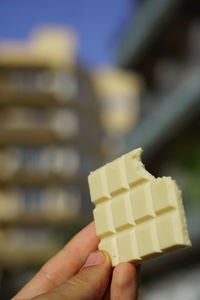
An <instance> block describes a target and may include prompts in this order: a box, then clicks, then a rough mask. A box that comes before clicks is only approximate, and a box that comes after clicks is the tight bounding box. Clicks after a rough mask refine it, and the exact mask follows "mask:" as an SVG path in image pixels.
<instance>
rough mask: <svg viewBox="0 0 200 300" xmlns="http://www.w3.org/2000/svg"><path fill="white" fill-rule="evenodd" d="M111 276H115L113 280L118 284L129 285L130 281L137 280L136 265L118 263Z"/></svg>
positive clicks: (121, 285)
mask: <svg viewBox="0 0 200 300" xmlns="http://www.w3.org/2000/svg"><path fill="white" fill-rule="evenodd" d="M113 276H115V282H116V284H117V285H118V286H120V287H124V286H126V285H129V284H130V282H131V283H132V282H133V281H134V280H137V269H136V266H135V265H133V264H131V263H120V264H118V265H117V266H116V267H115V269H114V272H113Z"/></svg>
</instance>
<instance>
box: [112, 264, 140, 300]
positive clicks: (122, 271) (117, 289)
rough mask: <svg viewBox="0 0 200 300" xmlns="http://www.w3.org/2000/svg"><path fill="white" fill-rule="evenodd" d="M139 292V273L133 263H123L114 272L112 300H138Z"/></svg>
mask: <svg viewBox="0 0 200 300" xmlns="http://www.w3.org/2000/svg"><path fill="white" fill-rule="evenodd" d="M137 292H138V271H137V268H136V267H135V266H134V265H133V264H131V263H121V264H119V265H117V266H116V267H115V269H114V271H113V277H112V283H111V298H110V299H111V300H116V299H117V300H124V299H126V300H136V299H137Z"/></svg>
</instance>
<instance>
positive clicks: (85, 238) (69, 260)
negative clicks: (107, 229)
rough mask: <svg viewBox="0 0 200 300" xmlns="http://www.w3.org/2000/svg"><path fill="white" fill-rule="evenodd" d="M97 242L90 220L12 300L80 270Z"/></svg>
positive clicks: (45, 289) (31, 294) (40, 290)
mask: <svg viewBox="0 0 200 300" xmlns="http://www.w3.org/2000/svg"><path fill="white" fill-rule="evenodd" d="M98 243H99V239H98V238H97V236H96V233H95V226H94V222H92V223H90V224H89V225H88V226H86V227H85V228H84V229H83V230H81V231H80V232H79V233H78V234H77V235H76V236H75V237H74V238H73V239H72V240H71V241H70V242H69V243H68V244H67V245H66V246H65V247H64V248H63V249H62V250H61V251H59V252H58V253H57V254H56V255H55V256H54V257H53V258H51V259H50V260H49V261H48V262H47V263H46V264H45V265H44V266H43V267H42V268H41V269H40V271H39V272H38V273H37V274H36V275H35V276H34V277H33V279H32V280H31V281H30V282H29V283H28V284H27V285H26V286H25V287H24V288H23V289H22V290H21V291H20V292H19V293H18V294H17V295H16V296H15V297H14V298H13V300H17V299H22V298H23V299H31V298H33V297H34V296H37V295H39V294H42V293H45V292H48V291H50V290H51V289H53V288H55V287H57V286H59V285H60V284H62V283H63V282H64V281H66V280H67V279H68V278H70V277H71V276H73V275H74V274H76V273H77V272H78V271H79V270H80V268H81V267H82V265H83V264H84V262H85V261H86V259H87V257H88V255H89V253H91V252H93V251H95V250H96V249H97V247H98Z"/></svg>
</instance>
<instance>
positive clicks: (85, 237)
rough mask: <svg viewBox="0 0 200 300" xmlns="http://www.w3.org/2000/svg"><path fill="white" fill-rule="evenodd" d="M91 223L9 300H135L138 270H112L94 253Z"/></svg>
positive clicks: (103, 256)
mask: <svg viewBox="0 0 200 300" xmlns="http://www.w3.org/2000/svg"><path fill="white" fill-rule="evenodd" d="M98 243H99V239H98V238H97V237H96V234H95V227H94V222H92V223H90V224H89V225H88V226H86V227H85V228H84V229H83V230H81V231H80V232H79V233H78V234H77V235H76V236H75V237H74V238H73V239H72V240H71V241H70V242H69V243H68V244H67V245H66V246H65V247H64V248H63V249H62V250H61V251H60V252H58V253H57V254H56V255H55V256H54V257H53V258H51V259H50V260H49V261H48V262H47V263H46V264H45V265H44V266H43V267H42V268H41V269H40V271H39V272H38V273H37V274H36V275H35V276H34V277H33V279H32V280H31V281H30V282H28V283H27V284H26V285H25V286H24V287H23V288H22V289H21V290H20V291H19V293H18V294H17V295H16V296H15V297H14V298H12V300H30V299H32V300H33V299H34V300H47V299H48V300H64V299H65V300H66V299H68V300H90V299H91V300H94V299H105V300H106V299H111V300H121V299H123V300H124V299H126V300H129V299H130V300H136V298H137V288H138V270H137V268H136V267H135V266H134V265H133V264H130V263H121V264H119V265H117V266H116V267H115V268H114V270H113V269H112V266H111V262H110V259H109V256H108V254H106V253H104V252H101V251H97V247H98Z"/></svg>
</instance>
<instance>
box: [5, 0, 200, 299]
mask: <svg viewBox="0 0 200 300" xmlns="http://www.w3.org/2000/svg"><path fill="white" fill-rule="evenodd" d="M199 117H200V2H199V1H198V0H190V1H187V0H182V1H181V0H180V1H178V0H160V1H157V0H143V1H141V0H132V1H131V0H126V1H124V0H110V1H106V0H102V1H99V2H97V1H92V0H85V1H84V3H83V1H80V0H73V1H72V0H69V1H64V0H57V1H54V0H51V1H50V0H48V1H47V0H43V1H42V2H41V1H39V0H35V1H25V0H18V1H11V0H2V1H0V298H1V299H2V300H4V299H9V298H10V297H11V296H13V295H14V294H15V293H16V292H17V291H18V290H19V289H20V288H21V287H22V286H23V285H24V284H25V283H26V282H27V281H28V280H29V279H30V278H31V277H32V276H33V275H34V274H35V272H36V271H37V270H38V269H39V267H40V266H41V265H42V264H43V263H44V262H45V261H46V260H47V259H48V258H49V257H51V256H52V255H53V254H54V253H56V252H57V251H58V250H59V249H60V248H61V247H62V246H63V245H64V244H65V243H66V242H67V241H68V240H69V239H70V237H71V236H73V235H74V234H75V233H76V232H77V231H78V230H80V228H82V227H83V226H84V225H85V224H87V223H88V222H89V221H90V220H91V219H92V205H91V204H90V199H89V193H88V186H87V176H88V174H89V172H90V171H91V170H94V169H96V168H97V167H99V166H101V165H102V164H104V163H106V162H108V161H110V160H113V159H114V158H116V157H117V156H119V155H121V154H122V153H125V152H127V151H130V150H132V149H133V148H136V147H139V146H141V147H143V149H144V156H143V161H144V163H145V165H146V168H147V169H148V170H149V171H150V172H152V174H153V175H155V176H163V175H165V176H170V175H171V176H172V177H173V178H174V179H176V181H177V183H178V185H179V186H180V187H181V189H182V191H183V201H184V205H185V208H186V215H187V219H188V227H189V233H190V237H191V240H192V243H193V247H192V248H190V249H187V250H182V251H180V252H177V253H174V254H173V253H172V254H169V255H167V256H165V257H161V258H159V259H155V260H152V261H149V262H146V263H144V265H143V269H142V275H141V277H142V279H141V282H142V285H141V290H140V296H139V297H140V300H152V299H153V300H158V299H159V300H166V299H171V300H179V299H181V300H183V299H190V300H199V299H200V285H199V282H200V259H199V251H200V237H199V236H200V222H199V218H200V200H199V198H200V184H199V180H200V139H199V133H200V118H199Z"/></svg>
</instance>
